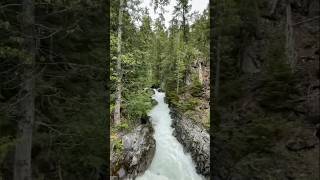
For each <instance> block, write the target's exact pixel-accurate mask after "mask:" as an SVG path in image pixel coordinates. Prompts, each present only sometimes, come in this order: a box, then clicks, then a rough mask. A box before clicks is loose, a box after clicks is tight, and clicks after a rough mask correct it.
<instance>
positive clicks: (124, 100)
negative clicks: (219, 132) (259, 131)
mask: <svg viewBox="0 0 320 180" xmlns="http://www.w3.org/2000/svg"><path fill="white" fill-rule="evenodd" d="M141 2H142V1H139V0H130V1H114V2H112V3H111V6H110V7H111V12H110V14H111V17H110V18H111V21H110V22H111V26H110V27H111V28H110V47H111V49H110V55H111V58H110V59H111V72H110V81H111V82H112V83H111V84H112V86H111V88H110V92H111V93H110V120H111V122H110V123H111V145H110V148H111V149H110V151H111V175H114V176H118V177H122V175H121V174H126V175H132V174H134V173H133V172H136V171H137V175H140V174H141V172H139V171H138V170H139V167H135V166H131V164H132V163H133V162H132V161H133V160H131V159H137V161H138V165H137V166H139V164H144V162H145V161H146V164H148V162H149V161H148V160H145V159H150V161H151V160H152V157H153V155H152V150H151V149H150V150H149V151H146V154H148V155H147V156H149V154H150V157H151V158H147V157H145V159H143V158H142V157H139V155H132V156H133V157H131V156H130V154H135V153H138V154H139V152H140V151H138V152H132V151H130V150H128V149H130V147H126V144H129V143H126V142H125V141H126V137H127V135H128V134H129V135H130V133H131V132H136V129H139V128H138V127H140V126H141V124H145V123H148V122H149V121H152V119H154V118H153V117H151V118H150V117H149V114H148V113H149V112H150V110H152V108H153V107H154V106H155V105H156V104H157V102H155V100H154V99H152V98H151V97H152V95H153V93H154V92H153V90H152V89H160V91H164V92H165V94H166V97H165V101H166V102H167V103H168V104H169V106H170V107H171V109H173V108H174V109H176V110H177V112H179V114H183V115H185V116H187V117H188V119H189V120H191V122H192V123H195V124H197V125H199V126H200V127H201V129H203V130H204V131H206V132H208V131H209V128H210V120H209V116H210V113H209V111H210V109H209V98H210V87H209V86H210V83H209V81H210V76H209V75H210V63H209V38H210V37H209V35H210V34H209V32H210V31H209V30H210V29H209V11H208V6H207V8H206V9H205V10H204V11H203V12H191V3H190V2H191V1H188V0H178V1H176V5H175V6H174V11H173V14H172V19H169V26H168V27H166V25H165V21H166V19H165V16H164V12H165V8H166V6H167V5H169V3H170V1H166V0H162V1H152V7H153V8H149V9H147V8H140V9H139V8H137V7H138V4H140V3H141ZM150 11H155V12H156V13H157V14H158V17H157V18H156V19H152V18H151V16H150ZM137 21H138V22H140V23H139V24H138V25H137V23H136V22H137ZM142 127H144V126H142ZM155 129H156V128H155ZM150 131H152V130H150ZM156 131H157V129H156ZM136 134H138V135H137V136H141V134H142V133H140V132H137V133H136ZM178 134H179V133H178ZM207 136H208V137H207V139H209V135H207ZM130 138H131V137H130V136H129V139H130ZM138 139H139V138H138ZM146 139H148V138H146ZM149 139H150V138H149ZM151 139H152V138H151ZM137 141H139V140H137ZM156 141H157V139H156ZM134 142H136V141H134ZM151 145H153V143H152V142H151ZM137 146H138V147H137V148H138V149H140V148H141V149H142V150H141V151H142V152H144V149H143V147H144V146H143V145H137ZM157 146H158V144H157V145H156V148H157ZM206 146H207V147H208V148H209V142H207V143H206ZM134 147H135V146H134ZM134 147H133V149H134ZM159 148H160V147H159ZM206 153H207V156H209V149H208V151H207V152H206ZM155 156H157V151H156V155H155ZM195 156H196V155H195ZM195 156H194V157H195ZM208 160H209V159H208V158H206V160H205V161H208ZM149 163H150V162H149ZM169 164H170V163H169ZM128 166H129V167H128ZM168 166H170V165H168ZM200 166H201V165H199V166H197V167H199V171H198V173H199V172H204V171H205V170H204V169H205V168H200ZM207 166H209V164H208V163H207ZM151 167H152V165H151ZM144 168H145V169H146V168H147V167H144ZM207 168H209V167H207ZM137 169H138V170H137ZM141 169H143V168H141ZM200 169H202V170H200ZM122 171H123V173H121V172H122ZM131 171H133V172H131ZM206 171H207V172H206V173H207V174H206V175H207V176H208V175H209V174H208V173H209V172H208V171H209V170H206ZM124 172H126V173H124ZM130 172H131V173H130ZM123 177H124V176H123ZM167 177H169V176H167ZM149 178H150V177H149ZM169 179H170V178H169Z"/></svg>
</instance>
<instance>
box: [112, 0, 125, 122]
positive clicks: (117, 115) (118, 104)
mask: <svg viewBox="0 0 320 180" xmlns="http://www.w3.org/2000/svg"><path fill="white" fill-rule="evenodd" d="M122 16H123V0H120V8H119V19H118V21H119V27H118V48H117V53H118V59H117V70H116V71H117V76H118V80H117V90H116V104H115V109H114V116H113V118H114V123H115V124H116V125H117V124H120V120H121V119H120V118H121V117H120V116H121V114H120V113H121V112H120V108H121V91H122V82H121V81H122V70H121V55H122V54H121V43H122V42H121V37H122Z"/></svg>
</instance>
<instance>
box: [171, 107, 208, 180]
mask: <svg viewBox="0 0 320 180" xmlns="http://www.w3.org/2000/svg"><path fill="white" fill-rule="evenodd" d="M170 114H171V117H172V119H173V123H172V127H174V131H173V135H174V136H175V137H176V138H177V140H178V141H179V142H180V143H181V144H182V145H183V147H184V149H185V150H186V152H189V153H191V157H192V159H193V161H194V163H195V166H196V171H197V173H199V174H201V175H203V176H205V177H206V178H207V179H209V176H210V136H209V134H208V133H207V132H206V131H205V129H204V128H203V127H200V126H199V125H197V124H195V123H194V122H193V120H191V119H188V118H186V117H184V116H182V115H181V114H180V113H179V112H177V111H176V110H175V109H174V108H171V112H170Z"/></svg>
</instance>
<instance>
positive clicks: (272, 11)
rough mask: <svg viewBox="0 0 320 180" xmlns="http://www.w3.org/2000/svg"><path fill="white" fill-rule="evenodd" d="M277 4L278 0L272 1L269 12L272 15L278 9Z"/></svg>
mask: <svg viewBox="0 0 320 180" xmlns="http://www.w3.org/2000/svg"><path fill="white" fill-rule="evenodd" d="M277 5H278V0H273V2H272V8H271V10H270V13H269V14H270V16H272V15H273V13H274V12H275V11H276V8H277Z"/></svg>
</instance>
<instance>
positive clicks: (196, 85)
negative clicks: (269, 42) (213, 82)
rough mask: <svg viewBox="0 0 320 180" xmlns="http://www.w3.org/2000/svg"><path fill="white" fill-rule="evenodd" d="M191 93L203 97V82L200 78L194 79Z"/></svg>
mask: <svg viewBox="0 0 320 180" xmlns="http://www.w3.org/2000/svg"><path fill="white" fill-rule="evenodd" d="M190 93H191V95H192V96H194V97H201V95H202V84H201V83H200V81H199V80H198V79H194V80H193V84H192V85H191V86H190Z"/></svg>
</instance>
